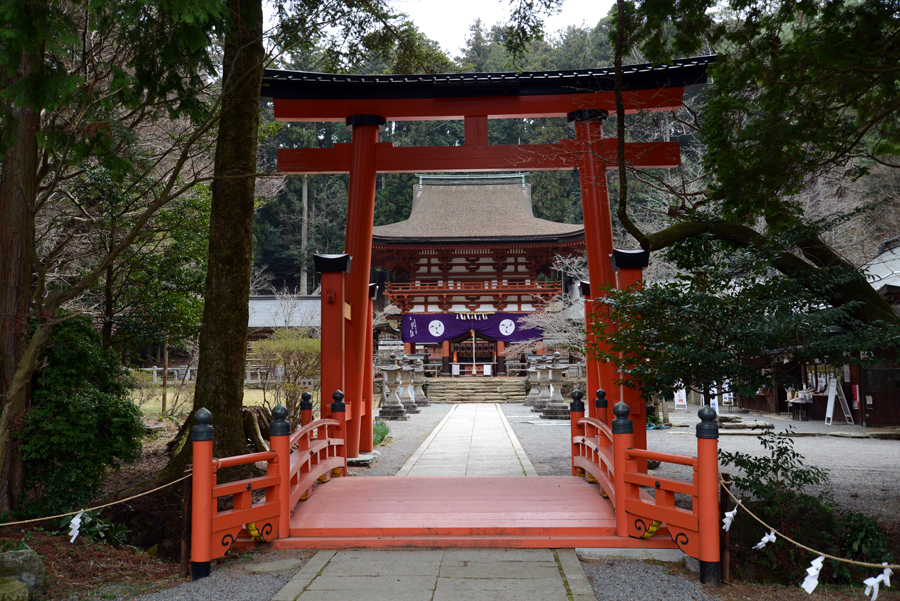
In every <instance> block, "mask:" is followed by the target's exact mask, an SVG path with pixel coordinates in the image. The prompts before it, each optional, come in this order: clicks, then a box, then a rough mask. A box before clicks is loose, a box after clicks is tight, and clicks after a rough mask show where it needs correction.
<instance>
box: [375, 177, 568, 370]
mask: <svg viewBox="0 0 900 601" xmlns="http://www.w3.org/2000/svg"><path fill="white" fill-rule="evenodd" d="M525 175H526V174H524V173H505V174H455V175H453V174H450V175H419V176H418V178H419V182H418V183H417V184H414V186H413V190H412V195H413V202H412V211H411V213H410V216H409V219H407V220H405V221H400V222H398V223H393V224H390V225H382V226H378V227H375V228H374V229H373V235H372V267H373V268H381V269H385V270H387V271H389V272H390V273H391V274H392V276H393V279H394V280H395V281H394V282H392V283H389V284H388V285H387V289H386V290H385V293H386V295H387V297H388V298H389V299H390V300H391V301H392V302H393V303H394V304H395V305H396V306H397V307H398V308H399V309H400V311H401V312H402V325H401V328H402V332H401V337H402V340H403V342H404V345H405V350H406V352H407V353H415V352H417V351H418V352H427V353H428V354H429V355H430V358H431V360H432V361H439V362H440V363H441V364H442V373H443V374H444V375H451V374H459V375H494V374H496V375H503V374H505V373H506V371H505V358H506V357H505V351H506V347H507V345H508V344H510V343H515V342H522V341H525V340H531V339H535V338H537V339H540V338H541V332H540V331H538V330H535V329H529V328H527V327H526V326H525V325H524V324H521V323H520V320H521V318H522V317H524V316H525V315H527V314H528V313H531V312H534V311H536V310H539V309H541V308H542V307H544V306H546V305H547V303H548V302H550V301H551V300H552V299H553V298H554V297H555V296H557V295H558V294H561V293H563V292H564V289H563V284H564V282H562V281H559V280H557V279H553V277H552V275H553V274H552V273H551V265H552V263H553V260H554V257H555V256H557V255H564V256H565V255H573V254H581V253H583V252H584V248H585V246H584V226H583V225H577V224H567V223H556V222H553V221H548V220H546V219H539V218H537V217H535V216H534V213H533V210H532V198H531V185H530V184H528V183H527V182H526V181H525Z"/></svg>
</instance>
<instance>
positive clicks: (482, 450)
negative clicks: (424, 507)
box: [397, 403, 537, 476]
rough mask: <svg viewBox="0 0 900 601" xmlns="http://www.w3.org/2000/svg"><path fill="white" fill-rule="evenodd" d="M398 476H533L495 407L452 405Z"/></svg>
mask: <svg viewBox="0 0 900 601" xmlns="http://www.w3.org/2000/svg"><path fill="white" fill-rule="evenodd" d="M397 475H398V476H536V475H537V473H536V472H535V471H534V466H533V465H531V461H529V459H528V456H527V455H526V454H525V451H524V450H523V449H522V445H521V444H519V439H518V438H516V435H515V434H514V433H513V430H512V428H511V427H510V425H509V422H508V421H506V416H505V415H503V412H502V411H501V410H500V406H499V405H497V404H496V403H485V404H482V403H478V404H474V403H473V404H463V405H454V406H453V409H451V410H450V413H448V414H447V416H446V417H445V418H444V419H443V420H442V421H441V423H439V424H438V425H437V427H436V428H435V429H434V431H433V432H432V433H431V435H430V436H429V437H428V438H427V439H426V440H425V442H424V443H422V446H420V447H419V449H418V450H417V451H416V452H415V453H413V456H412V457H410V458H409V461H407V462H406V465H404V466H403V467H402V468H400V471H399V472H397Z"/></svg>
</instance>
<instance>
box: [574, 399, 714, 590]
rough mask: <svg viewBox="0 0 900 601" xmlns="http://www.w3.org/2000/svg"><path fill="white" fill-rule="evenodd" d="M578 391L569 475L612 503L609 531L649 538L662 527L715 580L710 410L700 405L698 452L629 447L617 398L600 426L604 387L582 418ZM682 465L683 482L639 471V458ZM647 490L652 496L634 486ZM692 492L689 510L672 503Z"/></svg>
mask: <svg viewBox="0 0 900 601" xmlns="http://www.w3.org/2000/svg"><path fill="white" fill-rule="evenodd" d="M581 399H582V394H581V392H580V391H577V390H576V391H574V392H573V393H572V404H571V405H570V409H571V418H572V473H573V475H576V476H585V477H586V478H587V479H588V481H589V482H597V483H598V485H599V487H600V493H601V494H602V495H603V496H605V497H609V499H610V501H611V502H612V504H613V507H614V508H615V515H616V534H618V535H619V536H629V537H633V538H650V537H651V536H653V535H655V534H664V533H668V534H669V536H671V537H672V540H673V541H674V542H675V544H676V545H678V547H679V548H680V549H681V550H682V551H684V552H685V554H687V555H689V556H691V557H694V558H696V559H699V560H700V576H701V581H703V582H717V581H718V580H719V501H718V487H719V463H718V438H719V430H718V426H717V425H716V423H715V421H714V420H715V418H716V413H715V411H714V410H713V409H712V408H710V407H703V408H702V409H700V412H699V414H698V416H699V417H700V420H701V421H700V423H699V424H697V457H696V458H695V457H687V456H683V455H672V454H669V453H658V452H654V451H647V450H645V449H636V448H634V426H633V424H632V421H631V419H629V417H628V415H629V412H630V410H629V408H628V405H626V404H625V403H618V404H616V406H615V407H613V409H612V412H613V414H615V416H616V417H615V419H612V420H610V425H607V423H606V421H607V406H606V399H605V393H603V392H602V391H598V399H597V404H596V407H597V412H596V413H597V415H598V417H597V418H594V417H585V416H584V403H583V402H582V401H581ZM639 459H645V460H655V461H659V462H662V463H672V464H676V465H684V466H688V467H691V468H692V469H693V475H692V479H691V481H690V482H686V481H682V480H677V479H674V478H663V477H661V476H655V475H654V476H651V475H649V474H646V473H642V472H641V471H640V469H639V467H638V460H639ZM641 487H648V488H651V489H653V495H652V496H651V495H650V494H648V493H646V492H644V491H643V490H641ZM676 494H684V495H688V496H690V498H691V509H690V510H688V509H683V508H681V507H678V506H676V504H675V495H676Z"/></svg>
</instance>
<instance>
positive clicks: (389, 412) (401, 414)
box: [378, 403, 409, 422]
mask: <svg viewBox="0 0 900 601" xmlns="http://www.w3.org/2000/svg"><path fill="white" fill-rule="evenodd" d="M378 417H379V418H380V419H386V420H389V421H401V422H405V421H407V420H408V419H409V417H408V416H407V415H406V409H404V408H403V405H401V404H399V403H396V404H393V403H392V404H390V405H382V406H381V408H380V409H379V410H378Z"/></svg>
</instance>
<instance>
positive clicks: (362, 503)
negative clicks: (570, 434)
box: [276, 477, 671, 548]
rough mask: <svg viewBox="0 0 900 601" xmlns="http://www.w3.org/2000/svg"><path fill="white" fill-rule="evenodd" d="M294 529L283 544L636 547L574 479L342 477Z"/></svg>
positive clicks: (592, 490) (298, 514) (322, 490)
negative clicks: (619, 533)
mask: <svg viewBox="0 0 900 601" xmlns="http://www.w3.org/2000/svg"><path fill="white" fill-rule="evenodd" d="M290 534H291V538H290V539H287V540H282V541H278V542H277V543H276V545H277V546H278V547H279V548H301V547H303V545H307V546H308V548H340V547H360V546H365V547H372V548H383V547H396V546H400V547H403V546H485V547H501V546H514V547H533V548H545V547H554V546H560V545H562V546H569V545H570V544H574V545H579V546H582V545H586V546H595V545H597V544H601V543H602V544H604V545H606V546H630V545H631V543H624V544H623V543H622V542H621V541H620V540H619V539H617V538H616V537H615V536H614V534H615V517H614V516H613V512H612V506H611V505H610V503H609V501H608V500H606V499H603V498H602V497H600V495H599V493H598V489H597V487H596V485H590V484H587V483H586V482H585V481H584V480H582V479H579V478H572V477H542V478H519V477H506V478H504V477H468V478H427V477H426V478H397V477H371V478H368V477H367V478H340V479H337V480H332V481H331V482H329V483H328V484H326V485H324V486H319V487H318V488H317V489H316V493H315V495H313V496H312V497H311V498H310V499H309V500H307V501H305V502H301V503H300V504H298V506H297V508H296V510H295V512H294V516H293V518H292V519H291V527H290ZM297 541H299V542H297ZM442 541H443V542H442ZM563 541H565V542H563ZM653 544H654V545H658V544H660V543H659V541H654V542H653ZM666 544H669V543H665V544H664V545H663V546H664V547H665V545H666ZM669 546H671V545H669Z"/></svg>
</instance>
